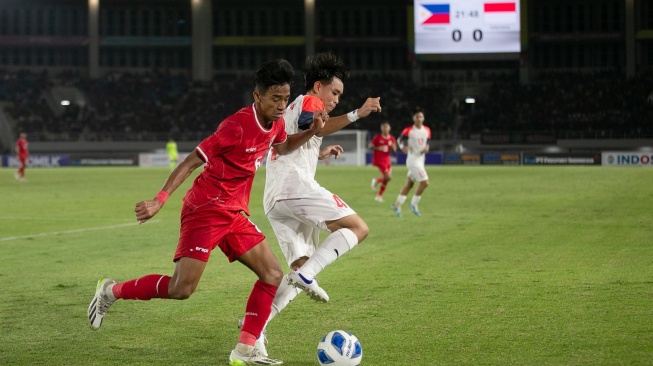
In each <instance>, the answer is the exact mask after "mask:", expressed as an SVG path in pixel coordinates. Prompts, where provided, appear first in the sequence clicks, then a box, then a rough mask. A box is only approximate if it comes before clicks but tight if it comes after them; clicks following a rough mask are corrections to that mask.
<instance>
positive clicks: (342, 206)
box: [257, 52, 381, 351]
mask: <svg viewBox="0 0 653 366" xmlns="http://www.w3.org/2000/svg"><path fill="white" fill-rule="evenodd" d="M348 77H349V72H348V71H347V69H346V68H345V66H344V64H343V63H342V61H341V60H340V59H339V58H338V57H336V56H335V55H334V54H333V53H330V52H326V53H320V54H317V55H315V56H314V57H309V58H307V60H306V64H305V66H304V79H305V90H306V94H305V95H300V96H298V97H297V99H295V100H294V101H293V102H292V103H291V104H290V105H288V107H287V108H286V112H285V114H284V120H285V121H286V131H287V132H286V133H289V131H302V130H305V129H306V128H308V126H309V125H310V123H309V124H307V122H311V121H312V118H313V117H312V116H313V113H314V111H319V110H325V111H326V112H327V113H329V112H331V111H333V109H334V108H335V107H336V105H337V104H338V101H339V99H340V96H341V95H342V93H343V91H344V85H343V82H344V81H345V80H346V79H347V78H348ZM372 112H381V104H380V99H379V98H368V99H367V100H366V101H365V103H364V104H363V105H362V106H361V107H360V108H358V109H357V110H354V111H351V112H349V113H347V114H343V115H341V116H336V117H330V118H329V119H328V122H327V123H326V124H325V127H324V132H323V133H321V134H317V135H315V136H313V137H312V138H311V139H310V140H309V141H308V142H306V143H305V144H304V145H302V146H301V147H300V148H299V149H297V150H295V151H294V152H293V153H291V154H288V155H277V154H276V153H275V152H274V150H271V151H270V154H269V155H268V158H267V161H266V172H265V174H266V179H265V191H264V196H263V206H264V210H265V213H266V215H267V217H268V220H269V221H270V224H271V225H272V229H273V230H274V233H275V235H276V237H277V239H278V241H279V246H280V247H281V250H282V252H283V254H284V256H285V258H286V261H287V262H288V265H289V266H290V268H291V271H290V273H288V274H287V275H286V276H285V280H283V281H282V283H281V286H280V288H279V290H278V291H277V295H276V296H275V299H274V302H273V305H272V314H271V315H270V318H269V320H268V322H269V321H270V320H272V318H274V316H275V315H276V314H278V313H279V312H280V311H281V310H282V309H283V308H285V307H286V305H288V303H290V301H291V300H292V299H294V298H295V297H296V296H297V295H298V293H299V292H300V291H301V290H303V291H305V292H306V293H307V294H308V295H309V296H310V297H311V298H312V299H313V300H315V301H319V302H326V301H328V300H329V296H328V295H327V293H326V292H325V291H324V290H323V289H322V288H321V287H320V286H319V285H318V283H317V280H316V279H315V276H316V275H317V274H318V273H319V272H321V271H322V270H323V269H324V268H325V267H326V266H328V265H329V264H331V263H333V262H334V261H335V260H336V259H338V258H339V257H340V256H341V255H343V254H345V253H346V252H348V251H349V250H351V249H352V248H353V247H354V246H356V245H357V244H358V243H360V242H361V241H362V240H363V239H365V237H366V236H367V234H368V231H369V229H368V227H367V224H365V222H364V221H363V219H362V218H361V217H360V216H358V215H357V214H356V212H355V211H354V210H353V209H352V208H351V207H349V205H347V203H345V201H343V200H342V199H341V198H340V197H338V196H337V195H336V194H334V193H332V192H329V191H328V190H327V189H325V188H324V187H322V186H321V185H320V184H319V183H318V182H317V181H316V180H315V171H316V168H317V162H318V159H319V160H322V159H326V158H328V157H330V156H334V157H335V158H337V157H338V156H339V155H340V153H341V152H342V147H341V146H340V145H331V146H327V147H325V148H322V149H320V146H321V144H322V136H326V135H329V134H331V133H334V132H336V131H339V130H341V129H342V128H343V127H345V126H347V125H348V124H350V123H351V122H354V121H356V120H358V119H359V118H364V117H367V116H368V115H369V114H370V113H372ZM321 230H323V231H326V232H328V233H329V234H328V236H327V237H326V238H325V239H324V241H323V242H322V243H321V244H320V241H319V234H320V231H321ZM257 347H258V348H259V349H261V350H263V351H265V339H264V336H262V337H260V338H259V340H258V341H257Z"/></svg>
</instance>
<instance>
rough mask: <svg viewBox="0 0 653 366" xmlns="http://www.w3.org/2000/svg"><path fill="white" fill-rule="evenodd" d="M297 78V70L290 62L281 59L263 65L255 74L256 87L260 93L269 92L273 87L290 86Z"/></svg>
mask: <svg viewBox="0 0 653 366" xmlns="http://www.w3.org/2000/svg"><path fill="white" fill-rule="evenodd" d="M294 76H295V70H294V69H293V67H292V65H291V64H290V62H288V61H286V60H284V59H282V58H280V59H277V60H273V61H267V62H265V63H263V64H262V65H261V66H260V67H259V68H258V70H256V74H254V85H256V89H258V90H259V91H260V92H265V91H267V90H268V89H269V88H270V87H271V86H275V85H284V84H288V85H290V84H291V83H292V79H293V77H294Z"/></svg>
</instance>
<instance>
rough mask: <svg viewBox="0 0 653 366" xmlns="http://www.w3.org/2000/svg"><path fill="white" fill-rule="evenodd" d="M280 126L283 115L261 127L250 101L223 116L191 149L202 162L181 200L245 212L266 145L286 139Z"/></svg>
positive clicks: (247, 209) (187, 202)
mask: <svg viewBox="0 0 653 366" xmlns="http://www.w3.org/2000/svg"><path fill="white" fill-rule="evenodd" d="M284 127H285V122H284V120H283V118H281V119H279V120H278V121H275V122H273V123H272V126H271V127H270V129H266V128H263V127H261V125H260V124H259V122H258V118H257V116H256V112H255V111H254V105H251V106H249V107H245V108H242V109H241V110H239V111H238V112H236V113H235V114H233V115H231V116H229V117H227V118H226V119H225V120H224V121H222V123H220V126H218V129H217V130H216V131H215V132H214V133H213V135H211V136H209V137H207V138H206V139H204V141H202V142H201V143H200V144H199V145H198V146H197V148H196V149H195V150H196V151H197V152H198V154H199V155H200V156H201V158H202V160H204V162H206V165H205V167H204V171H203V172H202V173H201V174H200V175H199V176H198V177H197V178H196V179H195V182H194V183H193V186H192V187H191V188H190V189H189V190H188V192H187V193H186V196H185V197H184V202H185V203H186V204H190V205H192V206H196V207H199V206H202V205H205V204H207V203H209V202H210V201H215V203H217V204H218V205H220V206H221V207H222V208H224V209H225V210H230V211H244V212H245V213H246V214H247V215H248V216H249V207H248V205H249V195H250V192H251V190H252V183H253V181H254V174H255V173H256V170H257V169H258V168H259V167H260V166H261V163H262V161H263V158H264V157H265V153H266V152H267V150H268V149H269V148H270V146H272V145H276V144H280V143H283V142H284V141H286V139H287V135H286V130H285V128H284Z"/></svg>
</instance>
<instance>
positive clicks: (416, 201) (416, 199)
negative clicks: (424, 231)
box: [410, 196, 422, 207]
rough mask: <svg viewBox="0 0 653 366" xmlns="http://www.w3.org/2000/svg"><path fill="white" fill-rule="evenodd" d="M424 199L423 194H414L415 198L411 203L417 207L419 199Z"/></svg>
mask: <svg viewBox="0 0 653 366" xmlns="http://www.w3.org/2000/svg"><path fill="white" fill-rule="evenodd" d="M421 199H422V196H413V199H411V200H410V204H411V205H413V206H415V207H417V205H418V204H419V200H421Z"/></svg>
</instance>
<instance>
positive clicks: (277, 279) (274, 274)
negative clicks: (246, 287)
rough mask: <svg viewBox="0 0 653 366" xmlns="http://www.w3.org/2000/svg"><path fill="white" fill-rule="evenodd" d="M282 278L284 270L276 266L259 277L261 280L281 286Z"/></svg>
mask: <svg viewBox="0 0 653 366" xmlns="http://www.w3.org/2000/svg"><path fill="white" fill-rule="evenodd" d="M282 278H283V271H282V270H281V267H280V266H274V267H271V268H268V269H267V270H266V271H265V272H264V273H262V274H261V276H260V278H259V279H260V280H261V282H264V283H267V284H270V285H274V286H277V287H279V285H280V284H281V279H282Z"/></svg>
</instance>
